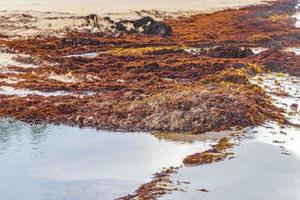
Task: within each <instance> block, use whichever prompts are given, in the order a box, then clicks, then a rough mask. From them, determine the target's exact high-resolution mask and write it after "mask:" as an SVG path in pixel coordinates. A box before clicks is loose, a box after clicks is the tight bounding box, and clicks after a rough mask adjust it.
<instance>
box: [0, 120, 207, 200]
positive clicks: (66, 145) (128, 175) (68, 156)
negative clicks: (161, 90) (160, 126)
mask: <svg viewBox="0 0 300 200" xmlns="http://www.w3.org/2000/svg"><path fill="white" fill-rule="evenodd" d="M207 148H209V144H208V143H204V142H203V141H195V142H190V143H186V142H171V141H166V140H164V139H158V138H156V137H154V136H152V135H150V134H144V133H131V134H128V133H108V132H104V131H96V130H92V129H79V128H72V127H66V126H53V125H48V126H47V125H32V126H31V125H27V124H23V123H21V122H15V121H12V120H0V149H1V150H0V193H1V196H2V197H3V199H11V200H21V199H22V200H23V199H34V200H44V199H51V200H66V199H67V200H68V199H72V200H76V199H78V200H79V199H80V200H90V199H91V200H97V199H101V200H105V199H114V198H116V197H119V196H123V195H126V194H128V193H130V192H132V191H134V190H135V189H136V188H137V187H138V186H139V185H140V184H142V183H144V182H147V181H149V179H150V178H151V174H153V173H154V172H156V171H158V170H159V169H161V168H162V167H167V166H178V165H180V164H181V163H182V159H183V158H184V157H185V156H186V155H187V154H192V153H195V152H199V151H202V150H205V149H207ZM2 197H1V198H2Z"/></svg>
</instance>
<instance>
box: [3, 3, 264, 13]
mask: <svg viewBox="0 0 300 200" xmlns="http://www.w3.org/2000/svg"><path fill="white" fill-rule="evenodd" d="M257 2H260V0H247V1H237V0H230V1H228V0H185V1H183V0H164V1H161V0H10V1H0V8H1V9H2V10H38V11H54V12H70V13H77V14H89V13H97V14H98V13H99V14H100V13H107V12H129V11H136V10H143V9H145V10H151V9H158V10H164V11H178V10H182V11H187V10H197V11H208V10H212V9H221V8H224V7H227V8H228V7H233V6H244V5H249V4H253V3H257Z"/></svg>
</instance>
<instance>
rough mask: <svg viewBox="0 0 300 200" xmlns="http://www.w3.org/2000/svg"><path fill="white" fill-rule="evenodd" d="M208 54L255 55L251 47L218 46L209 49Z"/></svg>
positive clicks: (240, 56) (241, 56) (218, 55)
mask: <svg viewBox="0 0 300 200" xmlns="http://www.w3.org/2000/svg"><path fill="white" fill-rule="evenodd" d="M208 55H209V56H211V57H215V58H245V57H248V56H252V55H254V53H253V51H252V50H251V49H248V48H246V49H241V48H239V47H216V48H213V49H210V50H209V51H208Z"/></svg>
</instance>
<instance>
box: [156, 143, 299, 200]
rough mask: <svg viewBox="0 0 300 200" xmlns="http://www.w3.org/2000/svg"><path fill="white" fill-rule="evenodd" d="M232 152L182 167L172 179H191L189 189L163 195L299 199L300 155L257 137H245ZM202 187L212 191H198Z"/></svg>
mask: <svg viewBox="0 0 300 200" xmlns="http://www.w3.org/2000/svg"><path fill="white" fill-rule="evenodd" d="M298 142H299V141H298ZM233 152H234V154H235V158H234V159H232V160H226V161H224V162H221V163H214V164H211V165H204V166H199V167H191V168H183V169H182V170H180V172H179V173H178V174H177V175H174V176H173V177H172V180H173V181H177V180H179V181H186V182H190V183H191V184H186V185H183V189H185V190H186V191H187V192H176V193H173V194H171V195H166V196H165V197H163V198H161V199H168V200H171V199H174V200H175V199H176V200H177V199H182V200H185V199H189V200H190V199H203V200H206V199H207V200H219V199H222V200H233V199H243V200H253V199H264V200H277V199H278V200H282V199H289V200H298V199H300V192H299V188H300V159H299V158H298V157H296V156H294V155H291V156H288V155H285V154H282V150H281V149H280V148H278V147H276V146H274V145H272V144H266V143H265V142H261V141H259V140H256V139H248V140H244V141H243V142H242V143H241V145H240V146H238V147H235V148H234V151H233ZM199 189H206V190H208V191H209V192H208V193H205V192H199V191H197V190H199Z"/></svg>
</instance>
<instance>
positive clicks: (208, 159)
mask: <svg viewBox="0 0 300 200" xmlns="http://www.w3.org/2000/svg"><path fill="white" fill-rule="evenodd" d="M232 146H233V144H232V143H230V141H229V140H228V139H227V138H222V139H221V140H219V141H218V143H217V144H216V145H214V146H213V147H212V148H211V149H209V150H207V151H204V152H201V153H196V154H193V155H189V156H187V157H186V158H185V159H184V160H183V163H184V164H185V165H187V166H191V165H204V164H210V163H213V162H219V161H222V160H224V159H225V158H226V157H228V156H229V155H232V154H230V153H227V152H226V150H227V149H230V148H231V147H232Z"/></svg>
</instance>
